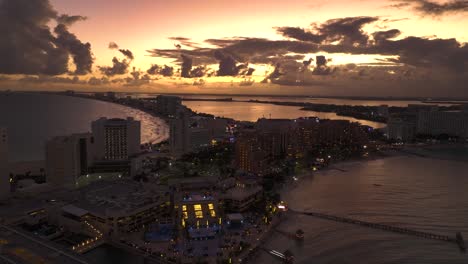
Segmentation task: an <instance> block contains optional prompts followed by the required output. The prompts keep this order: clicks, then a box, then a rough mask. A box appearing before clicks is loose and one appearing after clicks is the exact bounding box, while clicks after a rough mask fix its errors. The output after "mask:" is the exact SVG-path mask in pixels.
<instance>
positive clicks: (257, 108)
mask: <svg viewBox="0 0 468 264" xmlns="http://www.w3.org/2000/svg"><path fill="white" fill-rule="evenodd" d="M183 104H184V105H186V106H187V107H189V108H191V109H192V110H194V111H196V112H201V113H208V114H212V115H215V116H223V117H229V118H234V119H236V120H242V121H257V119H259V118H262V117H265V118H270V117H271V118H288V119H293V118H299V117H318V118H321V119H340V120H349V121H352V122H360V123H361V124H363V125H367V126H371V127H374V128H382V127H384V126H385V124H383V123H378V122H371V121H366V120H358V119H355V118H352V117H345V116H337V115H336V114H335V113H323V112H313V111H303V110H300V107H296V106H284V105H272V104H259V103H246V102H216V101H183Z"/></svg>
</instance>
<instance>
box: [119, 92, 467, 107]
mask: <svg viewBox="0 0 468 264" xmlns="http://www.w3.org/2000/svg"><path fill="white" fill-rule="evenodd" d="M121 95H122V96H127V95H129V96H132V97H137V98H149V97H156V96H157V94H146V93H129V94H125V93H124V94H121ZM178 96H180V97H182V98H198V99H199V98H202V99H220V98H232V99H233V100H236V101H249V100H259V101H272V102H305V103H316V104H335V105H367V106H380V105H388V106H400V107H407V106H408V104H429V105H440V106H451V105H454V104H458V103H468V102H467V101H458V100H457V101H456V102H453V103H452V102H451V101H452V100H448V102H446V100H443V103H441V102H437V101H432V102H431V101H426V102H422V101H420V100H396V99H391V98H388V99H384V98H383V99H357V98H323V97H314V96H261V95H228V94H226V95H197V94H187V95H178Z"/></svg>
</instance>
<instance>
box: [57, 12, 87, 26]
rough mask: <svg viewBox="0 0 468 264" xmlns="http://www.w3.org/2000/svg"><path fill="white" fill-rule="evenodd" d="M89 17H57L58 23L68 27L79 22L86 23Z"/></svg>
mask: <svg viewBox="0 0 468 264" xmlns="http://www.w3.org/2000/svg"><path fill="white" fill-rule="evenodd" d="M86 19H87V17H85V16H69V15H66V14H65V15H61V16H59V17H57V23H59V24H64V25H66V26H71V25H73V24H75V23H76V22H78V21H84V20H86Z"/></svg>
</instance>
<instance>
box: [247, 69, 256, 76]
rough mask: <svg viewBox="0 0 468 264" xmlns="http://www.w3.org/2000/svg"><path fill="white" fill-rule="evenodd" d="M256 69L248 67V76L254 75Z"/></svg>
mask: <svg viewBox="0 0 468 264" xmlns="http://www.w3.org/2000/svg"><path fill="white" fill-rule="evenodd" d="M254 71H255V69H254V68H249V69H247V72H246V73H245V75H246V76H252V74H253V73H254Z"/></svg>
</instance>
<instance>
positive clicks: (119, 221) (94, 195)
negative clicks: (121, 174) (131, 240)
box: [61, 180, 171, 236]
mask: <svg viewBox="0 0 468 264" xmlns="http://www.w3.org/2000/svg"><path fill="white" fill-rule="evenodd" d="M80 193H81V194H80V198H79V199H78V200H77V201H76V202H74V203H72V204H70V205H67V206H65V207H63V208H62V217H61V223H62V225H64V226H68V227H70V228H79V227H80V226H85V224H87V223H89V224H91V225H92V226H94V227H96V228H97V229H98V230H100V231H101V232H102V233H104V234H106V235H109V236H118V235H119V234H123V233H129V232H133V231H137V230H140V229H142V228H144V227H145V226H148V225H150V224H152V223H155V222H157V221H158V219H159V218H163V217H165V216H166V215H167V214H168V213H169V211H170V208H171V203H170V194H169V192H168V189H166V188H163V187H161V186H156V185H152V184H148V183H147V184H144V185H143V184H140V183H137V182H134V181H131V180H118V181H113V182H109V181H100V182H95V183H92V184H90V185H88V186H86V187H84V188H82V189H80Z"/></svg>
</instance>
